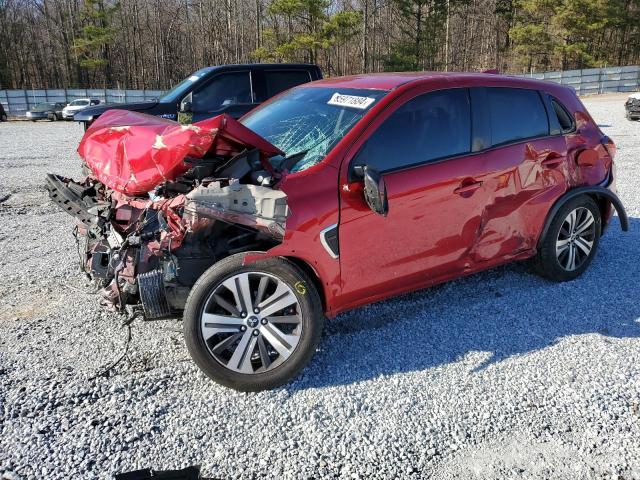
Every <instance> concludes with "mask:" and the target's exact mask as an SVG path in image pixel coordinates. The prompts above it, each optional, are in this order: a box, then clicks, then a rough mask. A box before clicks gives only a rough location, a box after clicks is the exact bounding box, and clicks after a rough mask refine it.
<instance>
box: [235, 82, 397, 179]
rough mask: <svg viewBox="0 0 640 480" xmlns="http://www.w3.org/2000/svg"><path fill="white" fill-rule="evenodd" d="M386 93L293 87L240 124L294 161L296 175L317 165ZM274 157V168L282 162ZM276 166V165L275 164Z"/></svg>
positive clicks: (380, 91) (293, 168)
mask: <svg viewBox="0 0 640 480" xmlns="http://www.w3.org/2000/svg"><path fill="white" fill-rule="evenodd" d="M386 93H387V92H386V91H382V90H369V89H349V88H346V89H335V88H296V89H293V90H291V91H289V92H288V93H286V94H284V95H283V96H281V97H280V98H278V99H277V100H275V101H274V102H272V103H270V104H268V105H265V106H264V107H263V108H259V109H258V110H256V111H255V112H253V113H251V114H249V115H248V116H247V117H245V118H244V119H243V120H242V123H243V124H244V125H245V126H247V127H249V128H250V129H251V130H253V131H254V132H256V133H257V134H259V135H261V136H262V137H264V138H265V139H267V140H268V141H269V142H271V143H272V144H273V145H275V146H276V147H278V148H279V149H280V150H282V151H283V152H285V154H286V155H287V159H292V160H296V161H295V163H294V164H293V165H292V166H291V167H290V168H289V171H291V172H300V171H302V170H305V169H307V168H309V167H311V166H313V165H316V164H317V163H320V162H321V161H322V160H323V159H324V157H325V156H326V155H327V153H329V151H330V150H331V149H332V148H333V146H334V145H335V144H336V143H337V142H338V141H339V140H340V139H341V138H342V137H344V136H345V135H346V134H347V132H348V131H349V130H350V129H351V128H352V127H353V126H354V125H355V124H356V122H357V121H358V120H360V119H361V118H362V117H363V116H364V114H365V113H366V112H367V111H368V110H369V109H370V108H371V107H372V106H373V105H375V103H376V102H377V101H378V100H380V99H381V98H382V97H383V96H384V95H385V94H386ZM282 160H283V159H282V158H274V159H272V162H273V163H274V166H276V167H277V166H278V165H279V164H280V162H282ZM276 163H278V165H276Z"/></svg>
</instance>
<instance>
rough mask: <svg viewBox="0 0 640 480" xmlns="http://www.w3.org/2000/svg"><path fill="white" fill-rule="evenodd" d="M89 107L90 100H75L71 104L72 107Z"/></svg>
mask: <svg viewBox="0 0 640 480" xmlns="http://www.w3.org/2000/svg"><path fill="white" fill-rule="evenodd" d="M87 105H89V100H74V101H73V102H71V103H70V104H69V106H70V107H86V106H87Z"/></svg>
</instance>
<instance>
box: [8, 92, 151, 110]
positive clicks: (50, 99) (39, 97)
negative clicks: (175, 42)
mask: <svg viewBox="0 0 640 480" xmlns="http://www.w3.org/2000/svg"><path fill="white" fill-rule="evenodd" d="M162 93H163V92H162V90H112V89H83V88H74V89H59V90H0V103H2V105H3V106H4V109H5V111H6V112H7V114H8V115H12V116H21V115H24V114H25V112H26V111H27V110H29V109H30V108H31V107H33V106H34V105H36V104H38V103H44V102H47V103H57V102H62V103H70V102H72V101H73V100H77V99H79V98H97V99H98V100H100V102H102V103H105V102H106V103H134V102H144V101H145V100H152V99H154V98H158V97H160V96H161V95H162Z"/></svg>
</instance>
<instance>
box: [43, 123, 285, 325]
mask: <svg viewBox="0 0 640 480" xmlns="http://www.w3.org/2000/svg"><path fill="white" fill-rule="evenodd" d="M107 113H110V112H107ZM112 116H113V117H114V118H113V119H111V120H112V121H113V120H114V119H115V120H116V121H117V122H116V123H117V125H115V126H114V125H113V123H112V122H109V116H108V115H107V114H105V116H103V117H101V118H100V119H99V120H98V121H97V122H96V123H95V124H94V125H92V126H91V128H90V129H89V130H88V131H87V133H86V134H85V137H84V138H83V140H82V143H81V148H80V149H79V151H80V153H81V154H82V156H83V159H84V160H85V161H86V162H87V164H88V165H89V167H90V168H91V171H92V172H93V173H92V174H91V175H89V176H88V177H87V178H86V179H84V180H83V181H81V182H78V181H74V180H71V179H68V178H63V177H60V176H58V175H54V174H49V175H47V178H46V187H47V190H48V192H49V196H50V198H51V199H52V200H53V201H54V203H56V204H57V205H58V206H59V207H60V208H61V209H62V210H64V211H65V212H67V213H69V214H70V215H72V216H73V217H75V219H76V222H77V224H76V229H75V233H76V239H77V245H78V249H79V253H80V258H81V268H82V269H83V270H84V271H85V272H86V274H87V275H88V276H89V277H90V278H92V279H93V280H95V281H96V282H98V283H99V284H101V286H102V287H103V290H102V297H103V302H104V304H105V305H107V306H109V307H110V308H112V309H116V310H123V309H125V308H126V306H127V305H133V306H137V305H139V306H141V307H142V310H143V312H144V315H145V316H146V317H147V318H161V317H167V316H172V315H174V314H176V313H177V312H178V311H180V310H182V308H183V307H184V304H185V302H186V298H187V296H188V293H189V291H190V289H191V287H192V286H193V284H194V283H195V281H196V280H197V279H198V278H199V277H200V275H202V273H204V271H205V270H206V269H207V268H209V267H210V266H211V265H213V263H215V262H216V261H218V260H219V259H221V258H224V257H226V256H228V255H230V254H233V253H238V252H242V251H248V250H258V249H260V250H264V249H268V248H271V247H273V246H275V245H276V244H278V243H280V242H281V241H282V240H283V237H284V232H285V228H286V219H287V216H288V214H289V210H288V206H287V198H286V195H285V194H284V192H282V191H280V190H278V189H277V188H276V187H275V185H276V184H277V182H278V174H277V172H274V171H273V170H272V169H271V168H269V169H267V166H269V167H270V165H269V164H268V162H267V161H266V159H267V157H268V156H270V155H275V154H278V152H279V150H278V149H276V148H275V147H273V146H272V145H270V144H269V143H268V142H266V140H264V139H262V138H261V137H258V136H257V135H255V134H254V133H253V132H251V131H247V132H245V131H244V130H246V129H245V128H244V127H243V126H242V125H240V124H238V123H237V122H235V120H233V119H228V118H223V119H220V118H218V120H217V121H216V122H211V121H210V120H207V121H206V122H209V124H207V125H202V123H204V122H201V124H195V125H193V126H191V127H188V128H187V129H185V128H184V127H183V126H181V125H178V124H177V123H175V122H167V121H165V120H156V119H155V118H151V119H150V118H146V117H148V116H147V115H143V114H138V113H134V112H126V115H112ZM105 117H106V118H105ZM124 118H126V119H127V120H129V121H130V122H131V123H132V125H122V123H123V122H122V121H123V119H124ZM211 120H215V119H211ZM212 125H215V126H212ZM134 126H135V127H136V128H133V127H134ZM243 129H244V130H243ZM160 130H161V131H162V132H163V133H164V136H163V135H161V134H159V133H158V132H159V131H160ZM183 134H184V135H183ZM194 135H195V137H194ZM179 137H181V138H182V139H183V140H184V141H185V142H186V144H185V143H180V142H179V141H178V140H179ZM150 143H151V145H149V144H150ZM145 146H146V147H149V149H150V151H149V150H147V151H145ZM280 153H281V152H280ZM193 155H196V156H197V157H196V158H194V157H193ZM117 172H119V173H117ZM152 184H153V186H152V188H149V187H150V186H151V185H152ZM147 188H149V190H148V191H143V190H145V189H147Z"/></svg>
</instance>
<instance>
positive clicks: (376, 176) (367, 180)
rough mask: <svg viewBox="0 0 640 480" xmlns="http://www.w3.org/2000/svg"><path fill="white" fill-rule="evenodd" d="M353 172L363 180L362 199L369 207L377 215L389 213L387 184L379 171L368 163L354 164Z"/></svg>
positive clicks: (384, 215)
mask: <svg viewBox="0 0 640 480" xmlns="http://www.w3.org/2000/svg"><path fill="white" fill-rule="evenodd" d="M353 173H354V174H355V175H356V176H357V177H358V178H361V179H363V180H364V199H365V201H366V202H367V205H369V208H370V209H371V210H373V211H374V212H375V213H377V214H378V215H382V216H383V217H386V216H387V213H389V202H388V200H387V186H386V185H385V183H384V178H383V177H382V175H381V174H380V172H378V170H376V169H375V168H373V167H370V166H368V165H356V166H355V167H354V168H353Z"/></svg>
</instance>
